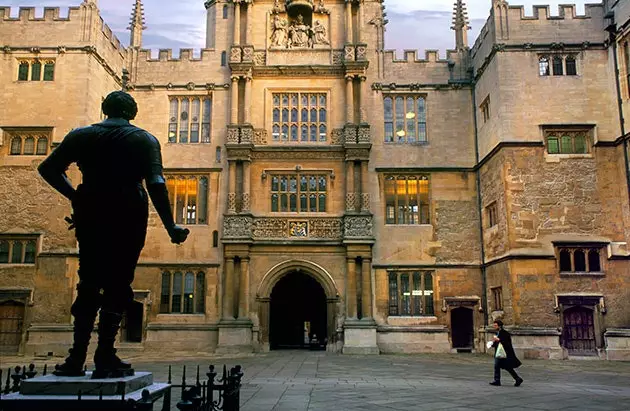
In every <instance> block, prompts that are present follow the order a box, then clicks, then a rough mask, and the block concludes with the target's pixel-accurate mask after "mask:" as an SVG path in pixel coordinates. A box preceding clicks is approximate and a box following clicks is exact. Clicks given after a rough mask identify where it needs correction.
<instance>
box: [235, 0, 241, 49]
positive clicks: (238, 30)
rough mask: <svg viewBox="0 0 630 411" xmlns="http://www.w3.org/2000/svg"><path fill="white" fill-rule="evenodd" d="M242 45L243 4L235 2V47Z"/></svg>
mask: <svg viewBox="0 0 630 411" xmlns="http://www.w3.org/2000/svg"><path fill="white" fill-rule="evenodd" d="M239 44H241V2H240V0H239V1H238V2H236V1H235V2H234V45H235V46H238V45H239Z"/></svg>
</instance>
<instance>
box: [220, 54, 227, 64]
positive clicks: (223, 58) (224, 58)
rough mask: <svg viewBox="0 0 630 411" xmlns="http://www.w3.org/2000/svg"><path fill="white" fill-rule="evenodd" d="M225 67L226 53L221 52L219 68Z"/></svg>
mask: <svg viewBox="0 0 630 411" xmlns="http://www.w3.org/2000/svg"><path fill="white" fill-rule="evenodd" d="M225 66H227V51H222V52H221V67H225Z"/></svg>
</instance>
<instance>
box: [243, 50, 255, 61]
mask: <svg viewBox="0 0 630 411" xmlns="http://www.w3.org/2000/svg"><path fill="white" fill-rule="evenodd" d="M253 62H254V46H243V63H253Z"/></svg>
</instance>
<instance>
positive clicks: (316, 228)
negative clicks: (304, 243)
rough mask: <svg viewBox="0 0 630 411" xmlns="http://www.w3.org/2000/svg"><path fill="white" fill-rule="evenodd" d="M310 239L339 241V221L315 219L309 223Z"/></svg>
mask: <svg viewBox="0 0 630 411" xmlns="http://www.w3.org/2000/svg"><path fill="white" fill-rule="evenodd" d="M309 228H310V233H309V237H310V238H329V239H340V238H341V236H342V231H343V229H342V226H341V219H338V218H316V219H312V220H310V221H309Z"/></svg>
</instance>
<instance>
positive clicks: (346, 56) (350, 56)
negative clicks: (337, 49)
mask: <svg viewBox="0 0 630 411" xmlns="http://www.w3.org/2000/svg"><path fill="white" fill-rule="evenodd" d="M343 50H344V53H343V60H344V61H354V58H355V49H354V46H353V45H352V44H346V45H345V47H344V49H343Z"/></svg>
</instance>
